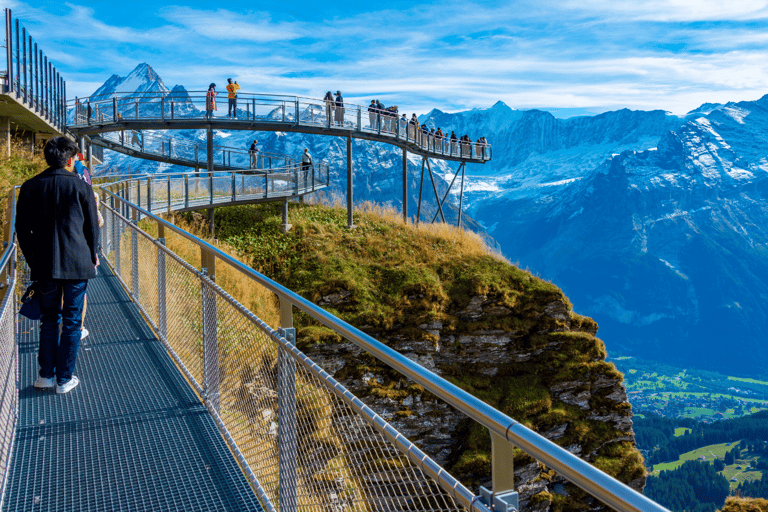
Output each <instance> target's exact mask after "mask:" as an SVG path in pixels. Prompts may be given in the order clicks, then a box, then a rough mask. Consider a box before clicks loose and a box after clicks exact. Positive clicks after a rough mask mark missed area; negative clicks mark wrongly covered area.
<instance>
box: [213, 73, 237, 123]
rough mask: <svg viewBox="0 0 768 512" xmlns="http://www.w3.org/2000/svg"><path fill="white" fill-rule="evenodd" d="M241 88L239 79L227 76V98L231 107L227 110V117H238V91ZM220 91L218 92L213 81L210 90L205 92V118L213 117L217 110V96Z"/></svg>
mask: <svg viewBox="0 0 768 512" xmlns="http://www.w3.org/2000/svg"><path fill="white" fill-rule="evenodd" d="M239 90H240V85H239V84H238V83H237V80H235V81H234V82H233V81H232V79H231V78H227V100H228V102H229V109H228V110H227V117H229V118H233V119H237V92H238V91H239ZM218 94H219V93H217V92H216V84H215V83H213V82H212V83H211V85H209V86H208V92H207V93H206V94H205V118H206V119H210V118H211V117H213V111H214V110H216V96H217V95H218Z"/></svg>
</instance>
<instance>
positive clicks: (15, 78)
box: [8, 18, 21, 94]
mask: <svg viewBox="0 0 768 512" xmlns="http://www.w3.org/2000/svg"><path fill="white" fill-rule="evenodd" d="M8 45H9V46H10V45H11V41H8ZM20 64H21V62H19V18H16V73H14V75H13V82H14V87H13V90H14V91H15V92H16V93H17V94H18V92H19V71H21V66H20ZM8 72H9V73H10V70H8Z"/></svg>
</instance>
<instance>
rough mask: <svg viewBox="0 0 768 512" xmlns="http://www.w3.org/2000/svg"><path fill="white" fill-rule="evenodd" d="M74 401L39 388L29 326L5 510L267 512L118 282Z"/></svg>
mask: <svg viewBox="0 0 768 512" xmlns="http://www.w3.org/2000/svg"><path fill="white" fill-rule="evenodd" d="M85 325H86V327H87V328H88V329H89V330H90V332H91V334H90V336H89V337H88V338H86V339H85V340H83V343H82V344H81V346H80V353H79V355H78V362H77V368H76V371H75V375H77V376H78V377H79V378H80V381H81V382H80V385H79V386H78V387H77V388H75V389H74V390H73V391H72V392H70V393H69V394H65V395H56V393H55V392H54V391H52V390H38V389H35V388H34V387H32V383H33V382H34V381H35V379H36V378H37V369H38V366H37V346H38V323H37V322H30V321H27V320H26V319H25V320H24V321H23V322H22V323H21V324H20V326H19V365H20V370H19V373H20V388H21V389H20V400H19V402H20V405H19V424H18V430H17V436H16V444H15V448H14V454H13V461H12V463H11V469H10V472H9V478H8V487H7V489H6V496H5V501H4V504H3V510H7V511H14V512H16V511H27V510H29V511H56V512H59V511H81V510H82V511H100V510H104V511H118V510H122V511H137V510H184V511H191V510H237V511H241V510H257V511H260V510H261V507H260V506H259V503H258V501H257V499H256V497H255V495H254V494H253V492H252V491H251V488H250V486H249V485H248V483H247V481H246V479H245V477H244V476H243V475H242V473H241V471H240V469H239V467H238V466H237V463H236V462H235V460H234V458H233V457H232V455H231V454H230V452H229V449H228V448H227V446H226V444H225V443H224V441H223V440H222V438H221V436H220V435H219V432H218V430H217V429H216V426H215V424H214V422H213V420H212V419H211V417H210V416H209V414H208V411H207V410H206V409H205V407H204V406H203V405H202V404H201V403H200V401H199V400H198V399H197V397H196V396H195V394H194V393H193V392H192V390H191V388H190V387H189V386H188V385H187V383H186V381H185V380H184V378H183V377H182V375H181V374H180V373H179V371H178V370H177V369H176V367H175V366H174V364H173V361H172V360H171V358H170V357H169V356H168V355H167V354H166V352H165V349H164V348H163V346H162V344H161V342H160V341H158V340H157V338H156V337H155V336H154V335H153V333H152V331H151V330H150V329H149V327H148V326H147V325H146V323H145V322H144V320H143V319H142V317H141V315H140V313H139V311H138V309H137V308H136V307H135V306H134V305H133V303H132V302H131V301H130V298H129V297H128V295H127V294H126V293H125V291H124V289H123V288H122V286H121V285H120V283H119V281H118V280H117V278H116V277H114V276H113V275H112V274H111V272H110V271H109V270H108V269H107V268H106V265H102V266H101V267H100V269H99V277H97V278H96V279H93V280H91V282H90V283H89V286H88V312H87V317H86V322H85Z"/></svg>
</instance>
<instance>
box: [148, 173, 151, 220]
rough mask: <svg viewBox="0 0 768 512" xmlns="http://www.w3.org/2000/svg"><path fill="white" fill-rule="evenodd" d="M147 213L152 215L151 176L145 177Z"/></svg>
mask: <svg viewBox="0 0 768 512" xmlns="http://www.w3.org/2000/svg"><path fill="white" fill-rule="evenodd" d="M147 211H148V212H149V213H152V176H147Z"/></svg>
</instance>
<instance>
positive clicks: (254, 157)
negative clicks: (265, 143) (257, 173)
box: [248, 139, 259, 169]
mask: <svg viewBox="0 0 768 512" xmlns="http://www.w3.org/2000/svg"><path fill="white" fill-rule="evenodd" d="M258 142H259V141H258V140H256V139H253V142H252V143H251V147H250V148H248V154H249V155H251V169H256V167H257V164H258V162H259V148H258V147H257V146H256V144H258Z"/></svg>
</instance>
